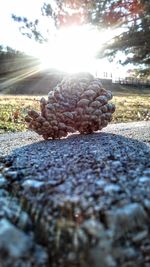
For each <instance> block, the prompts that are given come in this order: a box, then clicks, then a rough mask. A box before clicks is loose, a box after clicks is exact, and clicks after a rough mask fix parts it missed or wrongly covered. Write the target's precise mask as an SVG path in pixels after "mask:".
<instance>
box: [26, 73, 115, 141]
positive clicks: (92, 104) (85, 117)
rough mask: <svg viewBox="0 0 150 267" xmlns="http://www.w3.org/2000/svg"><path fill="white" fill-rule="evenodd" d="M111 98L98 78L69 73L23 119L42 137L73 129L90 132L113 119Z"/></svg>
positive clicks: (62, 134)
mask: <svg viewBox="0 0 150 267" xmlns="http://www.w3.org/2000/svg"><path fill="white" fill-rule="evenodd" d="M111 99H112V93H111V91H108V90H105V89H104V88H103V86H102V84H101V81H100V79H99V78H94V77H93V76H92V75H91V74H89V73H79V74H74V75H70V76H67V77H66V78H64V79H63V80H62V82H61V83H59V84H58V85H57V86H56V87H55V88H54V90H53V91H50V92H49V94H48V100H46V99H45V98H42V99H41V101H40V108H41V113H40V114H39V113H38V112H36V111H34V110H31V111H29V112H28V116H26V118H25V121H26V122H27V123H28V127H29V129H31V130H34V131H35V132H37V133H38V134H40V135H42V136H43V138H44V139H48V138H52V139H56V138H61V137H65V136H67V134H68V133H70V132H71V133H72V132H75V131H79V132H80V133H92V132H94V131H98V130H101V129H102V128H103V127H105V126H107V124H108V123H109V122H110V121H111V120H112V113H113V112H114V111H115V106H114V104H112V103H108V101H109V100H111Z"/></svg>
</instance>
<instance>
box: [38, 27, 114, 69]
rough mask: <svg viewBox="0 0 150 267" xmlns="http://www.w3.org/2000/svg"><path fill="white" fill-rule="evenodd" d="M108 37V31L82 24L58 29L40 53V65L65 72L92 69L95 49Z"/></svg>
mask: <svg viewBox="0 0 150 267" xmlns="http://www.w3.org/2000/svg"><path fill="white" fill-rule="evenodd" d="M108 39H110V32H109V31H107V32H99V31H98V30H96V29H93V28H90V27H89V26H87V25H84V26H70V27H67V28H63V29H61V30H59V31H58V32H57V33H56V34H55V35H54V36H53V37H52V38H51V39H50V40H49V42H47V43H46V45H44V47H43V48H42V51H41V53H40V56H39V57H40V60H41V67H42V68H43V69H44V68H45V69H46V68H56V69H59V70H62V71H66V72H70V73H73V72H78V71H90V72H92V71H93V64H94V60H95V57H96V53H97V51H98V50H99V49H100V48H101V47H102V46H103V44H104V43H105V42H106V41H107V40H108Z"/></svg>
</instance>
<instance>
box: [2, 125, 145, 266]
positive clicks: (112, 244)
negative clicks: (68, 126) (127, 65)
mask: <svg viewBox="0 0 150 267" xmlns="http://www.w3.org/2000/svg"><path fill="white" fill-rule="evenodd" d="M0 142H1V158H0V266H2V267H3V266H4V267H5V266H6V267H8V266H13V267H17V266H19V267H22V266H23V267H25V266H43V267H55V266H57V267H63V266H64V267H89V266H91V265H93V267H118V266H119V267H120V266H121V267H149V266H150V160H149V159H150V122H137V123H126V124H123V123H122V124H115V125H109V126H108V127H107V128H105V129H104V130H103V131H101V132H98V133H95V134H89V135H79V134H73V135H69V136H68V137H67V138H65V139H61V140H48V141H44V140H42V138H40V137H39V136H37V135H36V134H35V133H32V132H26V133H16V134H5V135H1V136H0ZM4 237H6V238H4ZM6 240H7V241H6ZM6 256H7V257H6Z"/></svg>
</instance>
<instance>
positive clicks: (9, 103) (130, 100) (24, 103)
mask: <svg viewBox="0 0 150 267" xmlns="http://www.w3.org/2000/svg"><path fill="white" fill-rule="evenodd" d="M40 98H41V97H40V96H9V95H4V96H0V133H5V132H16V131H25V130H26V124H25V123H24V117H25V115H26V114H27V111H28V110H29V109H31V108H34V109H36V110H39V99H40ZM112 102H114V103H115V105H116V112H115V114H114V116H113V121H112V123H118V122H119V123H120V122H131V121H141V120H150V93H149V94H148V93H147V94H145V95H138V94H135V93H134V94H133V95H131V94H130V95H128V94H126V95H124V96H122V95H119V94H118V95H115V96H114V98H113V101H112Z"/></svg>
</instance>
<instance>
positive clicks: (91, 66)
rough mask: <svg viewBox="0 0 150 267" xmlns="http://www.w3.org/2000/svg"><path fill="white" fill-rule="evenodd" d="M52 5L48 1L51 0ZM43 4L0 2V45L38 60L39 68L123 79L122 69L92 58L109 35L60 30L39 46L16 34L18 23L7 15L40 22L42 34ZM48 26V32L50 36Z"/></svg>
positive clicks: (31, 0) (35, 0) (39, 0)
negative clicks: (84, 72)
mask: <svg viewBox="0 0 150 267" xmlns="http://www.w3.org/2000/svg"><path fill="white" fill-rule="evenodd" d="M51 1H52V0H51ZM42 3H43V0H4V1H2V0H1V9H0V44H4V45H8V46H11V47H12V48H15V49H18V50H22V51H24V52H26V53H28V54H32V55H33V56H38V57H39V58H40V59H41V62H42V65H43V67H46V68H48V67H56V68H59V69H61V70H64V71H70V72H76V71H90V72H94V73H96V72H97V73H98V74H100V75H101V74H102V73H104V72H108V75H109V74H110V73H113V76H115V75H116V72H117V73H118V75H117V76H124V75H125V69H124V68H123V67H121V66H117V65H116V63H115V62H114V63H112V64H110V63H108V61H107V60H106V59H105V60H95V58H94V56H95V54H96V52H97V51H98V49H99V47H100V45H102V43H103V42H104V41H107V40H109V38H110V37H111V36H112V35H113V32H112V31H109V32H106V33H98V32H97V31H91V30H89V28H87V26H85V27H83V28H81V27H80V28H79V27H78V28H77V27H74V28H71V29H69V30H67V29H64V30H63V31H61V32H60V33H59V35H57V37H56V35H55V37H54V35H52V37H51V38H50V40H49V42H48V43H46V44H44V45H43V46H41V45H39V44H38V43H36V42H34V41H32V40H30V39H28V38H27V37H25V36H23V35H22V34H21V33H20V32H19V23H17V22H14V21H13V20H12V19H11V14H12V13H14V14H15V15H17V16H25V17H27V18H29V19H31V20H33V19H36V18H40V17H41V20H42V21H43V22H42V24H41V28H42V30H43V29H44V26H45V24H47V25H48V21H47V19H46V18H45V19H43V17H42V16H41V6H42ZM53 30H54V29H53V27H52V25H51V32H53Z"/></svg>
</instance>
